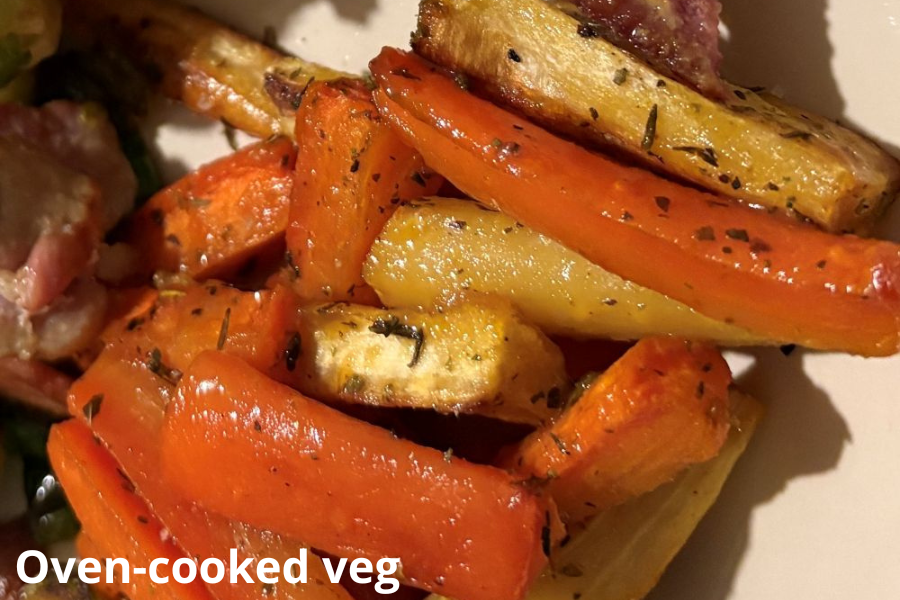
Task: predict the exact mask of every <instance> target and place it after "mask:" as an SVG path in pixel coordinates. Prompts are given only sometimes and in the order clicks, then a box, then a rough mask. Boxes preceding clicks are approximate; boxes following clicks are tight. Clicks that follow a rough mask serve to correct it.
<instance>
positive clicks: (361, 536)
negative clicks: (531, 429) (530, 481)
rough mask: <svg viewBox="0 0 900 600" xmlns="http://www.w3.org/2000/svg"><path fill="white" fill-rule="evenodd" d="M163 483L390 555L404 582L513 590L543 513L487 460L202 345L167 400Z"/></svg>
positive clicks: (527, 568) (540, 547) (333, 548)
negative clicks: (418, 439) (415, 437)
mask: <svg viewBox="0 0 900 600" xmlns="http://www.w3.org/2000/svg"><path fill="white" fill-rule="evenodd" d="M162 455H163V457H162V460H163V469H164V472H165V477H166V481H167V483H168V485H171V486H172V487H175V488H177V489H180V490H182V492H183V493H184V494H185V495H186V496H187V497H189V498H192V499H193V500H195V501H196V502H197V503H198V504H200V505H201V506H204V507H205V508H207V509H209V510H212V511H215V512H218V513H221V514H225V515H228V516H230V517H231V518H234V519H236V520H239V521H243V522H247V523H251V524H254V525H256V526H258V527H261V528H264V529H268V530H271V531H276V532H279V533H281V534H284V535H288V536H291V537H295V538H297V539H303V540H306V541H307V542H309V543H310V544H311V545H312V546H314V547H316V548H321V549H322V550H324V551H325V552H329V553H331V554H335V555H338V556H347V557H360V556H361V557H366V558H369V559H370V560H377V559H379V558H382V557H395V558H397V557H399V558H400V560H401V564H402V567H403V576H404V579H405V581H406V582H407V583H410V584H412V585H415V586H416V587H422V588H425V589H427V590H430V591H439V592H440V593H441V594H445V595H447V596H450V597H456V598H466V599H467V600H497V599H499V598H503V599H504V600H515V599H517V598H522V597H523V596H524V594H525V592H526V590H527V589H528V586H529V584H530V582H531V581H532V579H533V578H534V576H535V575H536V574H537V573H538V571H539V570H540V568H541V567H542V566H543V565H544V564H546V560H547V559H546V556H545V554H544V550H547V551H549V545H550V543H551V531H550V525H551V523H552V522H553V518H552V512H551V510H550V509H549V508H548V507H547V506H546V505H545V504H544V503H543V502H542V501H541V500H540V499H539V498H538V497H536V496H534V495H532V494H531V493H530V492H529V491H527V490H526V489H524V488H523V487H521V486H519V485H517V484H516V483H514V481H513V479H512V477H511V476H510V475H509V474H507V473H506V472H504V471H500V470H498V469H495V468H493V467H487V466H481V465H474V464H470V463H467V462H465V461H463V460H461V459H457V458H453V457H449V456H444V455H442V454H441V453H440V452H439V451H437V450H434V449H431V448H425V447H421V446H417V445H416V444H413V443H412V442H409V441H406V440H401V439H398V438H396V437H394V436H392V435H391V434H390V433H389V432H388V431H386V430H384V429H381V428H378V427H375V426H374V425H370V424H368V423H364V422H362V421H358V420H356V419H353V418H351V417H349V416H346V415H344V414H343V413H340V412H338V411H336V410H334V409H332V408H329V407H327V406H325V405H323V404H319V403H317V402H315V401H312V400H309V399H307V398H305V397H304V396H302V395H300V394H299V393H297V392H294V391H293V390H291V389H288V388H286V387H284V386H282V385H280V384H278V383H276V382H275V381H273V380H271V379H269V378H268V377H266V376H265V375H263V374H261V373H259V372H258V371H256V370H254V369H253V368H252V367H250V366H249V365H247V363H245V362H243V361H241V360H240V359H238V358H235V357H233V356H229V355H227V354H223V353H217V352H208V353H204V354H201V355H200V356H199V357H198V358H197V359H196V360H195V361H194V363H193V364H192V365H191V368H190V369H189V370H188V371H187V372H186V373H185V375H184V377H183V378H182V380H181V384H180V385H179V387H178V395H177V398H176V400H174V401H173V402H172V403H170V404H169V407H168V408H167V410H166V422H165V428H164V433H163V438H162Z"/></svg>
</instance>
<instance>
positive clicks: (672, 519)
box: [428, 392, 763, 600]
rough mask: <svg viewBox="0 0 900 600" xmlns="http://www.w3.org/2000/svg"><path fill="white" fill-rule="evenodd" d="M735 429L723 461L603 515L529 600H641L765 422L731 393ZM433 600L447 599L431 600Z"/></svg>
mask: <svg viewBox="0 0 900 600" xmlns="http://www.w3.org/2000/svg"><path fill="white" fill-rule="evenodd" d="M731 411H732V418H733V424H732V427H731V433H730V434H729V437H728V440H727V441H726V442H725V445H724V446H723V447H722V451H721V452H720V453H719V455H718V456H717V457H716V458H714V459H712V460H711V461H709V462H706V463H703V464H700V465H696V466H694V467H691V468H690V469H689V470H688V471H686V472H685V473H684V474H683V475H681V476H680V477H679V478H678V479H677V480H676V481H674V482H672V483H670V484H667V485H665V486H663V487H661V488H658V489H656V490H655V491H653V492H651V493H649V494H646V495H644V496H641V497H640V498H637V499H635V500H632V501H631V502H628V503H627V504H623V505H621V506H619V507H617V508H613V509H611V510H608V511H606V512H605V513H602V514H600V515H599V516H597V517H595V518H594V520H593V521H591V522H590V523H589V524H588V526H587V528H586V529H585V530H583V531H580V532H575V533H574V535H573V536H572V539H571V541H570V542H568V543H567V544H565V546H564V547H562V548H558V549H556V550H554V551H553V555H552V558H553V564H554V565H555V569H547V570H546V571H545V572H544V573H542V574H541V576H540V577H539V578H538V580H537V582H535V584H534V586H533V587H532V589H531V591H530V592H529V594H528V600H572V599H573V598H583V599H584V600H594V599H598V600H638V599H640V598H643V597H644V596H646V595H647V594H648V593H649V592H650V590H651V589H653V587H654V586H655V585H656V584H657V582H658V581H659V578H660V577H661V576H662V574H663V572H664V571H665V570H666V567H667V566H668V565H669V563H670V562H671V561H672V559H673V558H674V557H675V555H676V554H677V553H678V552H679V551H680V550H681V548H682V547H683V546H684V544H685V542H687V540H688V538H689V537H690V535H691V534H692V533H693V531H694V529H696V528H697V525H698V524H699V523H700V520H701V519H702V518H703V516H704V515H705V514H706V512H707V511H708V510H709V509H710V508H711V507H712V505H713V503H714V502H715V501H716V498H717V497H718V496H719V492H721V490H722V486H723V485H724V484H725V480H726V479H727V478H728V475H729V474H730V473H731V470H732V468H733V467H734V465H735V463H736V462H737V460H738V459H739V458H740V456H741V455H742V454H743V453H744V450H745V449H746V448H747V444H748V443H749V442H750V438H751V437H753V433H754V431H755V430H756V426H757V424H758V423H759V420H760V419H761V418H762V415H763V408H762V406H761V405H760V404H759V403H758V402H757V401H756V400H754V399H753V398H751V397H749V396H747V395H745V394H742V393H740V392H732V396H731ZM428 600H441V599H440V597H438V596H430V597H429V598H428Z"/></svg>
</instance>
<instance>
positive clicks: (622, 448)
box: [501, 338, 731, 522]
mask: <svg viewBox="0 0 900 600" xmlns="http://www.w3.org/2000/svg"><path fill="white" fill-rule="evenodd" d="M730 383H731V373H730V371H729V369H728V365H727V364H726V363H725V360H724V359H723V358H722V355H721V354H720V353H719V351H718V350H716V349H715V347H713V346H711V345H707V344H699V343H695V342H694V343H692V342H688V341H685V340H680V339H676V338H646V339H644V340H642V341H640V342H638V343H637V345H635V346H634V347H633V348H632V349H631V350H629V351H628V352H626V353H625V355H624V356H623V357H622V358H621V359H619V360H618V361H617V362H616V363H614V364H613V366H612V367H610V368H609V370H607V371H606V372H605V373H604V374H602V375H600V376H599V377H598V378H597V379H596V380H595V381H594V383H592V384H591V385H590V387H588V388H587V389H586V390H585V391H584V392H583V394H582V395H581V397H580V398H579V399H578V400H577V401H576V402H575V404H574V405H573V406H571V407H569V408H568V409H567V410H566V411H565V412H564V413H563V415H562V416H561V417H560V419H559V420H558V421H557V422H556V423H555V424H554V425H553V426H551V427H549V428H546V429H543V430H540V431H537V432H535V433H534V434H532V435H531V436H529V437H528V438H526V439H525V440H524V441H523V442H521V444H520V445H519V446H518V447H516V448H515V449H514V451H513V452H511V453H509V454H508V455H507V456H506V457H505V459H504V460H502V461H501V464H502V465H503V466H506V467H508V468H511V469H514V470H517V471H520V472H522V473H524V474H525V475H527V476H533V477H536V478H540V479H545V480H546V481H547V484H546V485H547V491H548V492H549V493H550V495H551V496H552V497H553V499H554V500H555V501H556V502H557V504H558V506H559V509H560V513H561V514H562V515H563V519H564V520H566V521H567V522H581V521H584V520H585V519H587V518H588V517H590V516H593V515H594V514H596V513H597V512H599V511H602V510H604V509H607V508H610V507H612V506H615V505H617V504H621V503H622V502H624V501H626V500H628V499H630V498H633V497H636V496H639V495H641V494H644V493H646V492H649V491H651V490H653V489H655V488H656V487H658V486H659V485H661V484H663V483H666V482H668V481H670V480H672V479H673V478H674V477H675V476H676V475H677V474H678V473H680V472H681V471H682V469H684V468H685V467H687V466H689V465H691V464H694V463H699V462H704V461H706V460H709V459H711V458H713V457H714V456H716V455H717V454H718V452H719V449H720V448H721V447H722V444H723V443H725V439H726V437H727V436H728V429H729V416H728V412H729V411H728V386H729V385H730Z"/></svg>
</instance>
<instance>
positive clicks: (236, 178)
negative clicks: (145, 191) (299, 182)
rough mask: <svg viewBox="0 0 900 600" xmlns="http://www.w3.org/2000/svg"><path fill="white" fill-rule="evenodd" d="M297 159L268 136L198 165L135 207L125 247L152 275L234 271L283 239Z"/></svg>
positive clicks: (284, 143)
mask: <svg viewBox="0 0 900 600" xmlns="http://www.w3.org/2000/svg"><path fill="white" fill-rule="evenodd" d="M295 156H296V152H295V150H294V146H293V143H292V142H291V141H290V140H289V139H287V138H273V139H270V140H267V141H264V142H258V143H256V144H253V145H251V146H248V147H246V148H243V149H241V150H239V151H238V152H236V153H234V154H232V155H231V156H227V157H225V158H223V159H220V160H218V161H216V162H214V163H211V164H209V165H206V166H204V167H201V168H200V169H199V170H197V171H195V172H193V173H191V174H189V175H187V176H186V177H184V178H182V179H181V180H179V181H177V182H175V183H174V184H172V185H171V186H169V187H167V188H166V189H164V190H162V191H161V192H159V193H158V194H156V195H155V196H153V197H152V198H151V199H150V200H149V201H148V202H147V204H145V205H144V206H143V207H142V208H141V210H140V211H139V212H138V213H137V214H136V215H135V216H134V218H133V219H132V222H131V225H130V229H129V241H131V242H132V243H133V244H135V245H136V246H137V248H138V250H139V251H141V256H143V257H144V258H145V260H146V261H147V265H146V266H147V268H148V269H150V270H165V271H178V270H183V271H185V272H186V273H188V274H189V275H191V276H193V277H194V278H196V279H206V278H209V277H217V276H225V275H229V274H232V273H234V272H235V271H237V270H238V269H239V268H240V267H241V266H243V265H244V264H245V263H246V262H247V261H248V260H249V259H250V258H252V257H253V256H254V255H256V254H258V253H260V252H262V251H264V250H265V249H266V248H268V247H269V246H271V245H272V244H275V243H277V242H278V241H279V240H281V239H283V236H284V231H285V229H286V228H287V224H288V212H289V204H290V192H291V185H292V175H291V171H292V169H293V167H294V160H295Z"/></svg>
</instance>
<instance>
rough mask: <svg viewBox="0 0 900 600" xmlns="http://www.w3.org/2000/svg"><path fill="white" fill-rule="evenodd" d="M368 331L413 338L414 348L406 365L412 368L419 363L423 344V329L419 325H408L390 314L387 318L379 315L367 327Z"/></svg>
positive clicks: (385, 335)
mask: <svg viewBox="0 0 900 600" xmlns="http://www.w3.org/2000/svg"><path fill="white" fill-rule="evenodd" d="M369 331H371V332H372V333H377V334H378V335H383V336H384V337H386V338H387V337H391V336H392V335H396V336H399V337H402V338H406V339H409V340H413V341H414V342H415V348H414V349H413V356H412V360H411V361H410V362H409V364H408V365H407V366H408V367H410V368H412V367H414V366H416V365H417V364H418V363H419V358H421V356H422V348H423V346H424V345H425V331H424V330H423V329H422V328H421V327H419V326H417V325H408V324H406V323H403V322H402V321H401V320H400V318H399V317H396V316H394V315H391V316H390V317H389V318H387V319H384V318H381V317H379V318H377V319H375V321H374V322H373V323H372V325H371V326H370V327H369Z"/></svg>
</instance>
